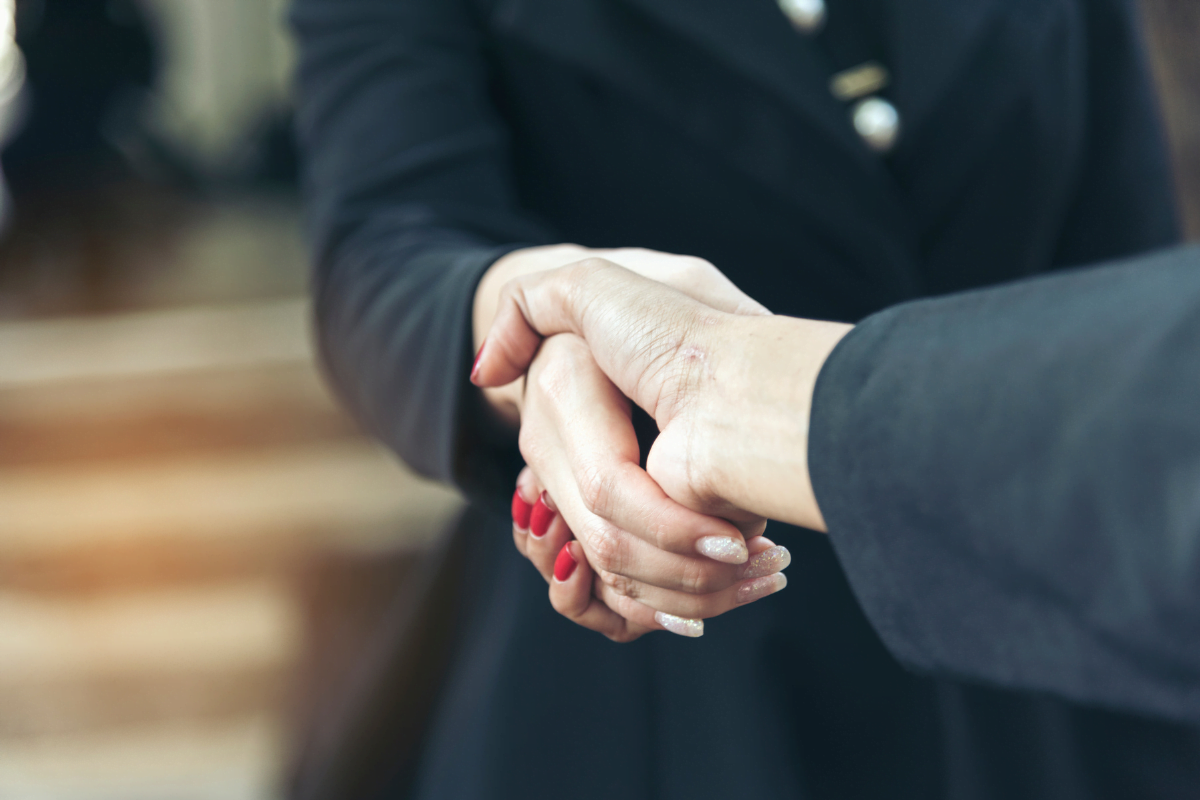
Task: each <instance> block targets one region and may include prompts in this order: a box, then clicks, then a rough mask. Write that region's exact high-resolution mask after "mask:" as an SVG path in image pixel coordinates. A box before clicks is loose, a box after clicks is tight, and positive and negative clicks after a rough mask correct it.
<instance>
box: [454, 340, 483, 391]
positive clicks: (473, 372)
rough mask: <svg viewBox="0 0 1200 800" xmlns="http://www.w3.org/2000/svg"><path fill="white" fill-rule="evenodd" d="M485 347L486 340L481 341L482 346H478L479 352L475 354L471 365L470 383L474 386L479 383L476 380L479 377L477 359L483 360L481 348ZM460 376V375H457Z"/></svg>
mask: <svg viewBox="0 0 1200 800" xmlns="http://www.w3.org/2000/svg"><path fill="white" fill-rule="evenodd" d="M486 346H487V339H484V340H483V344H481V345H479V350H477V351H476V352H475V363H474V364H472V365H471V383H474V384H475V385H476V386H478V385H479V382H478V381H477V380H476V379H477V378H478V377H479V359H481V358H483V348H484V347H486ZM459 374H460V375H461V374H462V373H459Z"/></svg>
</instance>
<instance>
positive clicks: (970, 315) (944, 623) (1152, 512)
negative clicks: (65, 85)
mask: <svg viewBox="0 0 1200 800" xmlns="http://www.w3.org/2000/svg"><path fill="white" fill-rule="evenodd" d="M809 458H810V464H811V471H812V479H813V485H814V487H815V490H816V496H817V499H818V502H819V504H820V507H821V510H822V512H823V513H824V515H825V519H826V521H827V523H828V525H829V531H830V536H831V539H832V542H833V545H834V547H835V548H836V550H837V553H838V555H839V557H840V559H841V561H842V563H843V565H844V567H845V570H846V572H847V574H848V576H849V578H850V582H851V584H852V586H853V588H854V591H855V593H856V594H857V596H858V598H859V600H860V602H861V603H862V606H863V608H864V609H865V610H866V613H867V615H868V617H869V618H870V620H871V622H872V623H873V625H874V627H875V628H876V630H877V631H878V632H879V634H880V635H881V637H882V638H883V640H884V642H885V643H886V644H887V646H888V647H889V648H890V649H891V651H892V652H893V654H895V656H896V657H897V658H899V659H900V660H901V661H902V662H905V663H907V664H908V665H910V666H912V667H915V668H918V669H921V670H929V671H934V672H938V673H942V674H946V675H951V676H958V677H967V678H974V679H981V680H985V681H989V682H994V683H997V684H1001V685H1004V686H1008V687H1015V688H1022V689H1034V690H1045V691H1050V692H1054V693H1058V694H1061V695H1064V696H1066V697H1068V698H1071V699H1074V700H1078V701H1083V702H1089V703H1096V704H1102V705H1108V706H1112V707H1118V708H1124V709H1131V710H1135V711H1140V712H1145V713H1151V714H1156V715H1163V716H1167V717H1172V718H1178V719H1184V720H1191V721H1193V722H1197V721H1200V249H1197V248H1181V249H1176V250H1169V251H1164V252H1162V253H1160V254H1157V255H1153V256H1150V257H1143V258H1140V259H1134V260H1130V261H1127V262H1122V263H1120V264H1117V265H1113V266H1107V267H1102V268H1095V269H1087V270H1079V271H1069V272H1065V273H1059V274H1056V275H1054V276H1047V277H1042V278H1037V279H1033V280H1029V281H1025V282H1021V283H1017V284H1012V285H1008V286H1005V287H1000V288H995V289H985V290H980V291H976V292H971V293H966V294H961V295H955V296H949V297H945V298H941V299H935V300H926V301H920V302H914V303H910V304H906V305H902V306H897V307H895V308H892V309H890V310H887V311H884V312H881V313H879V314H876V315H874V316H872V317H869V318H867V319H866V320H865V321H864V322H862V323H861V324H860V325H859V326H858V327H857V328H856V329H855V330H854V331H852V332H851V333H850V334H849V335H848V336H847V337H846V338H845V339H844V340H843V341H842V342H841V343H840V344H839V346H838V347H837V348H836V349H835V351H834V353H833V354H832V355H831V357H830V359H829V360H828V361H827V363H826V365H825V367H824V368H823V369H822V372H821V375H820V378H819V381H818V384H817V389H816V396H815V399H814V407H813V415H812V433H811V441H810V450H809Z"/></svg>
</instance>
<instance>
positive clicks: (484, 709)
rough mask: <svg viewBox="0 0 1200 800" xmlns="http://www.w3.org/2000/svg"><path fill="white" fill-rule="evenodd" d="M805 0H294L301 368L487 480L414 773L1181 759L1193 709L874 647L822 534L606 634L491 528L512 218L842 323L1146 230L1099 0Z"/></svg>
mask: <svg viewBox="0 0 1200 800" xmlns="http://www.w3.org/2000/svg"><path fill="white" fill-rule="evenodd" d="M829 4H830V9H829V21H828V26H827V29H826V30H825V32H823V33H822V34H820V35H818V36H816V37H805V36H802V35H799V34H798V33H797V32H796V31H795V30H794V29H793V28H792V27H791V26H790V25H789V23H788V21H787V20H786V19H785V18H784V16H783V15H782V14H781V13H780V11H779V10H778V8H777V7H776V5H775V4H774V2H773V1H772V0H296V3H295V7H294V11H293V20H294V24H295V27H296V31H297V33H298V35H299V40H300V45H301V62H300V71H299V82H298V87H299V93H298V94H299V127H300V138H301V144H302V147H303V150H304V153H305V158H306V181H307V191H308V196H309V198H310V209H311V220H312V232H313V241H314V250H315V254H316V264H317V266H316V271H315V277H314V292H315V297H316V309H317V318H318V324H319V333H320V336H319V341H320V346H321V350H322V353H323V355H324V358H325V361H326V364H327V366H328V370H329V373H330V375H331V377H332V378H333V381H334V383H335V385H336V386H337V387H338V389H339V391H340V392H341V394H342V396H343V397H344V398H345V400H346V402H347V404H348V405H349V406H350V407H351V408H352V409H353V410H354V411H355V413H356V414H357V415H358V417H359V418H360V419H361V420H362V421H363V422H364V423H365V424H366V425H367V426H368V427H369V428H370V429H371V430H372V431H374V432H375V433H376V434H377V435H378V436H379V437H380V438H381V439H382V440H383V441H384V442H386V443H387V444H388V445H389V446H391V447H392V448H394V449H395V450H396V451H397V452H398V453H399V454H400V455H401V456H402V457H403V458H404V459H405V461H407V462H408V463H409V464H410V465H412V466H413V467H414V468H416V469H418V470H419V471H421V472H423V473H425V474H427V475H430V476H433V477H436V478H439V479H441V480H446V481H453V482H455V483H456V484H457V485H458V486H459V487H461V488H462V489H463V490H464V491H465V492H466V493H467V495H468V496H469V497H470V498H471V499H472V500H475V501H476V502H478V503H480V504H482V505H484V506H485V507H490V508H493V509H495V510H496V512H497V513H496V517H495V518H494V521H493V522H491V523H481V524H479V525H478V526H477V527H476V528H475V529H474V530H473V531H472V534H471V535H472V537H473V538H472V541H471V542H470V545H469V546H468V547H467V548H466V550H465V552H466V554H467V555H466V556H464V559H465V560H467V561H469V562H471V563H470V565H468V566H471V565H475V566H478V565H482V566H483V567H484V568H481V569H479V571H478V574H477V580H476V582H475V583H476V585H475V586H474V589H475V592H476V596H477V597H478V598H479V600H478V601H477V602H475V603H473V604H472V605H470V607H469V608H467V610H466V614H465V618H464V621H463V623H462V625H461V627H460V628H459V630H460V632H461V633H460V638H459V641H458V644H457V646H456V647H457V649H456V651H455V656H454V660H453V665H452V667H451V668H450V669H449V671H448V673H447V678H446V682H445V684H444V686H443V688H442V690H441V693H440V695H439V700H438V708H437V711H436V712H435V714H434V717H433V723H432V726H431V728H430V731H429V733H428V735H427V737H426V739H425V745H424V748H423V750H422V754H421V756H420V761H419V769H418V770H417V773H418V779H417V784H416V786H417V788H416V791H417V794H418V796H420V797H422V798H441V797H448V798H464V797H509V796H526V797H541V796H561V795H563V794H566V795H568V796H572V797H581V798H586V797H597V798H600V797H613V796H621V797H630V798H641V797H660V796H661V797H675V796H678V797H688V798H695V797H710V796H711V797H728V796H739V797H741V796H766V797H880V796H890V797H896V796H912V797H954V798H965V797H971V798H975V797H980V798H983V797H997V798H1001V797H1003V798H1009V797H1018V796H1019V797H1030V798H1037V797H1046V798H1055V800H1059V798H1069V797H1101V796H1111V797H1127V796H1140V797H1146V796H1159V797H1184V796H1189V795H1191V794H1194V792H1193V789H1194V787H1195V786H1198V785H1200V735H1198V733H1197V731H1196V730H1194V729H1191V728H1185V727H1180V726H1173V725H1170V724H1167V723H1158V722H1150V721H1146V720H1140V719H1137V718H1134V717H1131V716H1124V715H1121V714H1115V713H1111V712H1106V711H1100V710H1096V709H1090V708H1085V707H1083V706H1077V705H1072V704H1070V703H1067V702H1065V701H1063V700H1060V699H1056V698H1052V697H1048V696H1043V695H1034V694H1028V693H1024V692H1021V691H1017V690H1016V689H1018V688H1019V686H1020V685H1019V684H1017V683H1016V682H1014V681H1009V682H1007V684H1006V688H1003V689H1000V688H985V687H983V686H976V685H971V684H967V683H964V682H962V681H960V680H957V679H951V678H950V677H947V674H938V673H934V674H933V675H929V676H925V677H918V676H917V675H915V674H913V673H912V672H910V671H907V670H905V669H903V668H901V667H900V665H899V664H898V662H897V661H896V659H895V654H894V653H891V652H889V650H888V649H887V648H886V647H885V645H884V644H883V643H882V642H881V640H880V639H879V637H878V634H877V633H876V631H875V630H874V629H873V627H872V624H871V621H869V620H868V617H866V616H864V614H863V608H864V607H865V608H867V610H868V611H872V607H871V606H869V605H865V606H864V605H860V601H859V600H858V599H857V598H856V597H855V595H854V594H853V593H852V592H851V590H850V588H849V586H848V585H847V583H846V580H845V573H844V572H843V567H844V569H845V571H847V572H849V573H850V574H855V566H854V565H852V564H849V563H846V564H844V565H841V564H839V563H838V560H837V557H835V555H834V553H833V551H832V549H831V548H830V546H829V542H828V540H827V539H826V538H824V537H820V536H816V535H814V534H811V533H806V532H803V531H796V530H794V529H788V528H785V527H783V526H773V528H772V535H773V536H775V537H776V538H777V539H779V540H780V541H782V542H783V543H785V544H787V545H788V547H790V548H791V549H792V551H793V554H794V562H793V566H792V567H791V570H790V573H789V574H790V578H791V584H790V586H789V588H788V590H787V591H786V592H783V593H782V594H780V595H778V596H776V597H774V598H771V599H770V600H767V601H763V602H759V603H756V604H754V606H753V607H748V608H746V609H742V610H739V611H738V612H737V613H736V614H731V615H729V617H728V618H723V619H719V620H714V621H713V623H712V624H710V625H709V626H708V628H709V630H708V633H707V634H706V635H705V637H704V638H703V639H702V640H698V641H686V642H685V641H683V640H680V639H678V637H667V636H650V637H645V638H644V639H643V640H641V641H639V642H637V643H635V644H633V645H631V646H625V647H618V646H615V645H612V644H610V643H609V642H607V641H606V640H603V639H601V638H600V637H598V636H596V635H594V634H590V633H588V632H586V631H583V630H581V629H578V628H575V627H574V626H572V625H571V624H570V623H567V622H565V621H564V620H562V619H561V618H558V617H557V616H556V615H555V614H554V613H553V611H552V610H551V609H550V608H549V604H548V603H547V602H546V599H545V587H544V584H542V582H541V579H540V577H539V576H537V575H536V573H535V572H534V571H533V570H532V569H530V568H529V567H528V565H527V564H526V563H524V562H523V561H522V560H521V559H520V557H519V556H518V555H517V554H516V553H515V552H513V549H512V547H511V545H510V544H509V535H508V522H507V520H506V514H505V512H504V508H505V506H506V501H507V498H508V497H510V496H511V492H512V487H513V480H514V478H515V474H516V471H517V468H518V467H519V466H520V460H519V456H518V454H517V451H516V447H515V441H514V439H513V437H511V436H509V435H501V434H497V433H496V432H494V431H492V430H490V429H489V428H488V427H487V426H486V425H485V424H483V422H482V420H483V419H484V417H483V415H482V414H481V413H480V405H479V401H478V398H477V395H476V394H475V392H474V390H473V389H472V388H471V387H470V385H469V384H468V383H467V381H466V376H467V372H468V370H469V362H470V358H471V355H472V353H471V352H470V349H471V348H470V329H469V325H470V307H471V299H472V296H473V293H474V288H475V284H476V282H477V280H478V278H479V276H480V275H481V274H482V272H483V271H484V270H485V269H486V268H487V267H488V265H490V263H491V262H492V261H493V260H494V259H495V258H496V257H498V256H499V255H500V254H502V253H504V252H507V251H508V250H510V249H512V248H514V247H518V246H521V245H523V244H533V243H550V242H562V241H570V242H578V243H581V244H585V245H591V246H643V247H650V248H655V249H660V250H667V251H672V252H679V253H690V254H694V255H699V256H703V257H705V258H708V259H710V260H711V261H713V262H714V263H715V264H716V265H717V266H718V267H720V268H721V269H722V270H724V271H725V272H726V273H727V274H728V275H729V276H730V277H731V278H732V279H733V280H734V281H735V282H736V283H737V284H738V285H739V286H741V287H742V288H743V289H745V290H746V291H747V292H748V293H749V294H750V295H751V296H753V297H755V298H757V299H759V300H761V301H762V302H764V303H765V304H766V305H767V306H768V307H770V308H771V309H772V310H774V311H776V312H780V313H786V314H796V315H804V316H812V317H826V318H836V319H846V320H854V319H859V318H861V317H863V316H864V315H866V314H869V313H870V312H872V311H875V310H878V309H880V308H883V307H885V306H888V305H891V304H894V303H897V302H900V301H904V300H908V299H912V298H916V297H920V296H924V295H929V294H937V293H944V292H948V291H953V290H961V289H967V288H971V287H976V286H982V285H985V284H989V283H994V282H997V281H1001V280H1008V279H1012V278H1016V277H1022V276H1027V275H1031V274H1034V273H1038V272H1043V271H1046V270H1050V269H1054V268H1056V267H1060V266H1065V265H1070V264H1079V263H1086V262H1091V261H1097V260H1101V259H1105V258H1111V257H1114V256H1118V255H1122V254H1127V253H1133V252H1137V251H1140V250H1144V249H1147V248H1150V247H1155V246H1159V245H1162V244H1165V243H1168V242H1171V241H1173V240H1174V238H1175V237H1176V228H1175V224H1174V214H1173V209H1172V203H1171V197H1170V187H1169V181H1168V177H1167V175H1168V171H1167V168H1166V164H1165V158H1164V152H1163V147H1162V144H1161V138H1160V132H1159V128H1158V123H1157V119H1156V113H1155V108H1154V101H1153V97H1152V95H1151V93H1150V91H1149V89H1148V81H1147V75H1146V69H1145V65H1144V59H1143V54H1142V52H1141V49H1140V46H1139V45H1138V41H1137V37H1136V35H1135V24H1134V14H1133V10H1132V8H1131V4H1130V3H1128V2H1126V1H1125V0H829ZM847 42H850V43H852V44H853V46H850V45H846V43H847ZM855 48H857V49H855ZM850 55H853V56H854V57H853V58H850ZM860 56H865V57H870V58H873V59H875V60H878V61H880V62H881V63H884V64H886V65H887V66H888V67H889V69H890V71H891V73H892V75H893V82H892V85H891V87H890V88H889V89H888V90H887V92H886V94H887V96H888V97H889V99H890V100H891V101H892V102H894V104H895V106H896V107H897V108H898V109H899V113H900V115H901V118H902V124H903V132H902V135H901V138H900V141H899V143H898V145H897V147H896V149H895V150H894V151H893V152H892V153H891V154H890V155H889V156H888V157H886V158H884V157H880V156H878V155H876V154H874V153H872V152H871V151H870V150H869V149H868V148H867V147H866V146H865V145H864V143H863V142H862V140H860V138H859V137H858V136H857V134H856V133H855V132H854V129H853V128H852V126H851V124H850V121H849V109H848V108H847V107H846V106H845V105H844V104H843V103H841V102H840V101H838V100H835V99H834V98H833V97H832V96H831V94H830V92H829V88H828V85H829V80H830V77H831V76H832V74H833V73H834V72H835V71H837V70H840V69H844V68H846V67H849V66H854V63H848V61H855V60H856V59H858V58H859V57H860ZM841 555H842V557H843V558H846V559H850V558H854V557H855V556H854V554H853V553H852V552H851V551H849V550H847V551H845V552H844V553H842V554H841ZM472 568H473V567H472ZM472 574H475V573H472ZM872 613H874V612H873V611H872ZM888 641H889V642H892V641H893V640H891V639H889V640H888ZM898 654H900V655H902V656H903V655H906V653H904V652H903V651H898ZM956 663H970V662H966V661H960V662H956ZM938 666H941V665H940V664H939V665H938ZM955 674H956V675H957V676H958V677H962V678H969V679H976V678H978V679H994V678H995V677H996V676H995V675H994V674H992V673H990V672H987V671H979V672H978V673H967V674H962V675H958V672H957V671H955ZM1022 685H1023V684H1022ZM1027 686H1028V687H1029V688H1037V689H1041V688H1045V684H1042V683H1039V682H1036V681H1031V682H1030V683H1029V684H1027ZM1075 696H1079V695H1078V694H1076V695H1075ZM377 711H378V712H379V713H385V712H386V709H381V710H377ZM360 741H361V740H360ZM393 760H394V759H393ZM387 761H388V759H386V758H384V759H383V762H385V763H386V762H387ZM406 763H407V762H406ZM408 774H409V773H404V775H408ZM380 775H381V776H383V775H384V773H380ZM377 777H379V776H377ZM405 782H406V778H404V777H403V775H401V777H399V778H396V783H395V784H393V785H392V787H391V788H390V789H384V790H383V791H384V792H385V793H386V792H389V791H390V792H392V793H395V792H398V791H400V789H399V788H398V785H399V784H405ZM380 785H383V786H386V785H387V784H386V783H384V784H380ZM406 785H407V784H406Z"/></svg>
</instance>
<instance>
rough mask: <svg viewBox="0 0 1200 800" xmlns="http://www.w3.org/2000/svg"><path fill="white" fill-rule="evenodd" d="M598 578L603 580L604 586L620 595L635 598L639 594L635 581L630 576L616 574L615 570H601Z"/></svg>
mask: <svg viewBox="0 0 1200 800" xmlns="http://www.w3.org/2000/svg"><path fill="white" fill-rule="evenodd" d="M600 580H602V581H604V584H605V585H606V586H608V587H609V588H610V589H612V590H613V591H614V592H616V593H617V594H619V595H621V596H622V597H629V598H636V597H638V596H639V595H640V594H641V592H640V590H639V588H638V585H637V582H636V581H634V580H633V579H632V578H627V577H625V576H624V575H618V574H616V573H615V572H609V571H607V570H601V571H600Z"/></svg>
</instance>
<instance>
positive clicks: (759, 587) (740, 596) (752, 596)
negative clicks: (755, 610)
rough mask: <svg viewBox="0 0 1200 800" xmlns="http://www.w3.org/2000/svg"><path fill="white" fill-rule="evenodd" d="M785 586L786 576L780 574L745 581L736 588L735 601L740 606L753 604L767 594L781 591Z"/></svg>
mask: <svg viewBox="0 0 1200 800" xmlns="http://www.w3.org/2000/svg"><path fill="white" fill-rule="evenodd" d="M785 586H787V575H784V574H783V573H782V572H777V573H775V574H774V575H768V576H766V577H765V578H755V579H754V580H752V581H746V582H745V583H743V584H742V585H741V586H739V587H738V590H737V601H738V603H742V604H745V603H753V602H754V601H755V600H761V599H763V598H764V597H766V596H767V595H769V594H775V593H776V592H778V591H782V590H783V587H785Z"/></svg>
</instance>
